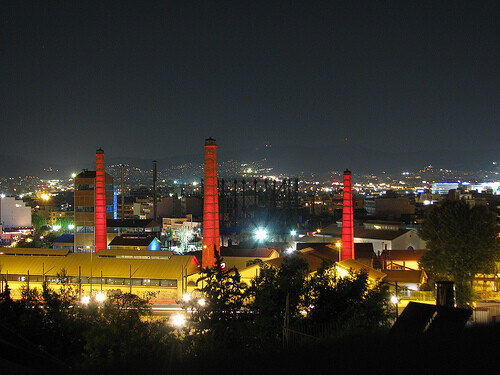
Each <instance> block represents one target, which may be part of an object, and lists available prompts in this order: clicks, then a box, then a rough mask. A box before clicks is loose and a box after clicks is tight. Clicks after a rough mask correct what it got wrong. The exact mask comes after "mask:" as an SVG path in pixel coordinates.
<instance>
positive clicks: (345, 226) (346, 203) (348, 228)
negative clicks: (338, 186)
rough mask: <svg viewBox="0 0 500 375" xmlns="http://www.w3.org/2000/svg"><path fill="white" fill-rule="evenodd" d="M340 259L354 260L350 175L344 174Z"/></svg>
mask: <svg viewBox="0 0 500 375" xmlns="http://www.w3.org/2000/svg"><path fill="white" fill-rule="evenodd" d="M341 259H342V260H345V259H354V216H353V207H352V174H351V172H350V171H349V170H346V171H345V172H344V193H343V199H342V252H341Z"/></svg>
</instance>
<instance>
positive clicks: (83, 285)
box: [0, 138, 426, 304]
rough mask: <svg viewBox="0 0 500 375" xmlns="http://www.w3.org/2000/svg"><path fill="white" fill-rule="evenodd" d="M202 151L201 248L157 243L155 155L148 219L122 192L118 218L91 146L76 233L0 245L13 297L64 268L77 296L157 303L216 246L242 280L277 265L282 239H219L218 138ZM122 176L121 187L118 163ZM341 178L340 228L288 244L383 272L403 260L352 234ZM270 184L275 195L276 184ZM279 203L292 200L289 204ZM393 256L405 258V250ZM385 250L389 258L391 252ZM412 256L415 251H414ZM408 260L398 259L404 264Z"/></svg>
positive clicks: (168, 300)
mask: <svg viewBox="0 0 500 375" xmlns="http://www.w3.org/2000/svg"><path fill="white" fill-rule="evenodd" d="M204 151H205V167H204V183H203V222H202V228H201V232H202V249H201V250H198V251H192V252H185V253H175V252H173V251H167V250H161V246H160V242H159V239H158V237H159V236H158V233H159V232H160V229H161V224H159V223H158V221H159V215H158V212H157V204H158V202H157V196H156V161H154V162H153V163H154V164H153V166H154V168H153V210H152V211H153V212H152V216H150V217H149V218H146V219H127V218H125V217H124V216H123V212H124V210H123V194H122V211H121V215H120V216H121V218H118V217H117V214H116V213H117V206H118V203H117V197H116V192H115V190H114V188H113V178H112V176H110V175H109V174H107V173H106V172H105V159H104V155H105V154H104V150H102V149H100V148H99V149H98V150H97V151H96V170H95V171H88V170H84V171H82V172H81V173H80V174H78V175H77V176H76V177H75V181H74V182H75V190H74V191H75V198H74V202H75V206H74V210H75V232H74V237H73V238H72V239H68V240H67V241H66V242H64V240H61V242H59V243H55V244H54V245H55V246H54V248H53V249H20V248H3V249H1V251H0V276H1V278H2V280H3V281H7V282H8V284H9V286H10V288H11V289H12V290H13V296H14V297H16V293H17V292H16V290H18V289H19V287H21V286H22V285H26V284H28V285H29V286H31V287H34V286H37V287H41V285H42V283H43V282H49V283H56V284H57V283H58V282H60V277H61V273H63V274H64V277H65V278H66V279H67V280H69V281H70V282H71V283H72V284H74V285H76V286H77V288H78V293H79V294H80V295H82V296H91V295H95V294H96V293H98V292H105V293H112V292H116V291H119V292H133V293H136V294H138V295H140V296H141V295H144V296H145V295H151V293H154V294H155V296H156V299H155V300H154V302H155V303H160V304H162V303H163V304H174V303H175V302H176V301H178V300H179V299H180V298H181V297H182V295H183V294H184V293H186V292H190V291H192V290H194V289H195V288H196V281H197V279H198V277H199V272H200V269H201V268H205V267H212V266H214V264H215V255H216V254H218V255H220V256H221V257H222V258H223V260H224V267H228V269H230V268H232V267H237V268H238V270H239V271H240V273H241V275H242V280H243V281H244V282H247V283H250V280H251V279H252V277H255V275H256V273H257V272H258V270H259V265H260V264H261V263H262V262H269V263H270V264H274V265H277V266H279V265H280V263H281V261H282V259H283V257H284V256H286V253H287V251H284V250H283V248H281V247H280V246H266V245H263V244H260V243H257V244H256V245H257V246H249V247H246V248H245V247H240V246H231V245H230V244H229V246H222V242H223V240H222V236H221V232H222V228H221V227H220V225H221V215H220V209H221V206H222V207H223V204H222V202H220V198H221V192H220V191H219V184H220V182H219V180H218V175H217V144H216V140H215V139H212V138H208V139H206V140H205V144H204ZM121 183H122V193H123V169H122V181H121ZM223 183H224V182H223V181H222V184H223ZM343 183H344V190H343V199H342V205H343V210H342V221H341V223H340V225H338V228H339V230H340V232H337V231H335V230H333V229H330V230H329V229H328V227H326V228H324V229H323V231H322V233H321V235H319V233H313V234H312V235H310V236H307V235H306V236H304V237H301V238H298V236H297V237H296V238H294V239H293V241H291V242H292V243H293V245H292V247H291V248H289V249H288V251H296V252H297V253H298V254H299V256H301V257H302V258H303V259H304V260H305V261H306V262H307V264H308V266H309V269H310V271H311V272H314V271H316V270H317V269H318V267H319V266H320V265H321V262H322V261H323V260H333V261H335V262H336V264H337V267H338V269H339V271H340V272H341V274H345V273H347V272H348V271H349V270H351V269H352V270H358V271H359V270H362V269H365V270H369V275H370V277H371V278H372V279H373V280H374V281H380V280H383V279H384V278H386V277H388V274H389V273H391V272H389V271H396V270H397V269H398V264H399V263H400V261H399V260H396V258H391V262H390V263H388V264H390V266H391V267H392V268H393V269H392V270H387V271H386V270H385V269H383V267H382V265H381V264H380V262H379V263H377V262H374V254H376V252H375V249H374V247H373V244H371V243H368V242H364V241H360V240H359V238H356V235H357V234H356V231H357V229H356V228H355V225H354V218H353V212H354V211H353V196H352V173H351V171H349V170H346V171H345V172H344V181H343ZM235 184H236V181H235ZM266 185H267V181H266ZM296 186H297V182H295V188H296ZM266 187H267V186H266ZM281 188H282V189H283V192H285V193H286V199H287V201H286V202H288V203H291V202H292V201H293V197H294V194H293V189H292V184H291V183H290V180H289V181H288V183H287V182H286V181H284V182H283V184H282V186H281ZM269 190H270V191H271V192H272V193H273V194H272V196H273V197H276V194H275V193H276V184H274V185H273V187H272V189H269ZM243 194H244V190H243ZM295 197H296V195H295ZM222 198H223V199H224V196H222ZM255 199H256V198H255ZM286 202H285V203H286ZM284 206H285V208H287V207H288V208H290V207H291V206H292V205H291V204H290V205H287V204H285V205H284ZM285 212H291V211H285ZM185 222H186V221H183V223H182V224H184V223H185ZM294 224H295V225H296V223H294ZM172 225H174V224H172ZM382 232H383V231H382ZM382 232H379V233H382ZM325 240H326V241H325ZM259 245H260V246H259ZM401 246H404V244H403V243H402V245H401ZM385 250H391V249H387V248H386V249H385ZM408 254H409V253H408ZM418 254H419V255H420V253H418ZM398 256H399V257H402V259H403V260H402V261H403V262H404V261H405V259H406V258H405V255H401V254H399V255H398ZM386 257H388V258H390V255H389V254H387V255H386ZM410 258H411V259H414V258H415V254H413V257H410ZM398 259H399V258H398ZM408 262H410V261H409V260H407V264H410V263H408ZM414 263H415V262H414ZM403 264H404V263H403ZM385 268H387V267H385ZM406 268H408V267H405V266H403V269H402V270H405V269H406ZM399 270H400V271H401V269H399ZM414 271H416V272H415V274H414V275H413V274H412V277H410V278H408V277H407V275H409V274H405V276H404V277H403V279H404V278H406V279H405V280H404V281H405V282H406V283H407V285H408V286H411V287H412V288H415V289H418V287H419V285H421V284H422V283H424V282H425V281H426V276H425V274H424V273H423V271H417V270H414ZM392 274H393V275H391V276H390V277H388V278H391V277H392V279H393V280H395V281H397V279H398V277H399V276H398V275H396V273H394V272H392ZM392 279H391V280H392ZM403 279H400V281H401V284H400V285H403ZM3 288H4V282H2V290H3ZM18 297H19V296H18Z"/></svg>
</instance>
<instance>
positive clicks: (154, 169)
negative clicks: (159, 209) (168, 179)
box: [153, 160, 156, 221]
mask: <svg viewBox="0 0 500 375" xmlns="http://www.w3.org/2000/svg"><path fill="white" fill-rule="evenodd" d="M153 220H155V221H156V160H153Z"/></svg>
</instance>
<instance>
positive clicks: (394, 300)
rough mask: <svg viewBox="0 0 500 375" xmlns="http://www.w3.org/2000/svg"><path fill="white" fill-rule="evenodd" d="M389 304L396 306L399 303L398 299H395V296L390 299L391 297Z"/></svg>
mask: <svg viewBox="0 0 500 375" xmlns="http://www.w3.org/2000/svg"><path fill="white" fill-rule="evenodd" d="M391 302H392V303H393V304H395V305H397V304H398V303H399V298H398V297H396V296H392V297H391Z"/></svg>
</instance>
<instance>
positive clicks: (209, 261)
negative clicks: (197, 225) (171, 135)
mask: <svg viewBox="0 0 500 375" xmlns="http://www.w3.org/2000/svg"><path fill="white" fill-rule="evenodd" d="M204 183H205V185H204V197H203V253H202V261H201V263H202V267H213V266H214V265H215V252H216V251H217V254H220V232H219V192H218V186H217V144H216V143H215V139H212V138H208V139H206V140H205V179H204Z"/></svg>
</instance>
